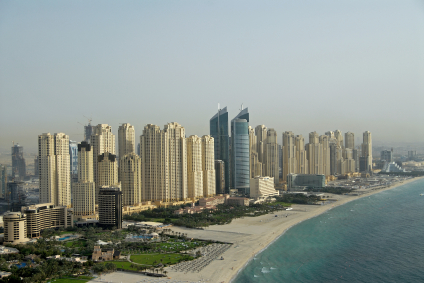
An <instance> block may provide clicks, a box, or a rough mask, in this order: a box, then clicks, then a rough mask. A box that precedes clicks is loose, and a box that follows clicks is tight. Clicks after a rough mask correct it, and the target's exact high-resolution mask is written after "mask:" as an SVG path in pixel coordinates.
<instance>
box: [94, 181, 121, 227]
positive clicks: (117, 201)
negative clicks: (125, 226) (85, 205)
mask: <svg viewBox="0 0 424 283" xmlns="http://www.w3.org/2000/svg"><path fill="white" fill-rule="evenodd" d="M99 226H101V227H106V228H112V227H116V228H117V229H122V192H121V189H120V188H119V187H113V186H110V187H107V186H104V187H100V189H99Z"/></svg>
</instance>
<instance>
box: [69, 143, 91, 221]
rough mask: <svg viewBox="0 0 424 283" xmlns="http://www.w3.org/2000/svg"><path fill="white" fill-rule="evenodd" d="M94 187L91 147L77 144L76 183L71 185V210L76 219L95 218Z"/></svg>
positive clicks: (86, 144)
mask: <svg viewBox="0 0 424 283" xmlns="http://www.w3.org/2000/svg"><path fill="white" fill-rule="evenodd" d="M95 206H96V186H95V184H94V174H93V153H92V151H91V145H90V144H89V143H88V142H86V141H83V142H81V143H80V144H78V181H77V182H73V183H72V208H73V210H74V211H73V213H74V215H75V216H76V217H77V218H95Z"/></svg>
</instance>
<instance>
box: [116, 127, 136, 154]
mask: <svg viewBox="0 0 424 283" xmlns="http://www.w3.org/2000/svg"><path fill="white" fill-rule="evenodd" d="M118 148H119V155H118V156H119V158H122V157H124V156H125V155H127V154H131V153H135V129H134V126H132V125H131V124H128V123H125V124H122V125H121V126H119V128H118Z"/></svg>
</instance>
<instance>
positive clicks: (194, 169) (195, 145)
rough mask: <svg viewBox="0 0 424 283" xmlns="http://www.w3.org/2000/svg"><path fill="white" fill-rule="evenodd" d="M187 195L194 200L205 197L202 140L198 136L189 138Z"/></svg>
mask: <svg viewBox="0 0 424 283" xmlns="http://www.w3.org/2000/svg"><path fill="white" fill-rule="evenodd" d="M187 193H188V197H189V198H190V199H193V200H197V199H199V198H201V197H203V170H202V139H201V138H200V137H198V136H196V135H193V136H190V137H188V138H187Z"/></svg>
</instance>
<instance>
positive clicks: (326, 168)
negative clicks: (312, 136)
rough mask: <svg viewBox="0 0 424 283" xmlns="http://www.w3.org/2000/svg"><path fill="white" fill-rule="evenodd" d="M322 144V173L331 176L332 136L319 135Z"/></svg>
mask: <svg viewBox="0 0 424 283" xmlns="http://www.w3.org/2000/svg"><path fill="white" fill-rule="evenodd" d="M319 143H320V144H321V146H322V170H323V171H322V174H324V175H325V176H330V175H331V174H330V138H329V137H328V136H327V135H322V136H320V137H319Z"/></svg>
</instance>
